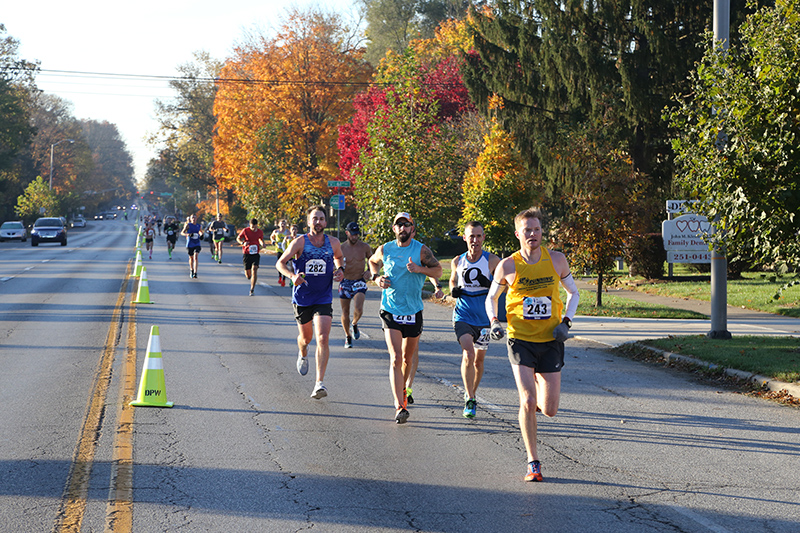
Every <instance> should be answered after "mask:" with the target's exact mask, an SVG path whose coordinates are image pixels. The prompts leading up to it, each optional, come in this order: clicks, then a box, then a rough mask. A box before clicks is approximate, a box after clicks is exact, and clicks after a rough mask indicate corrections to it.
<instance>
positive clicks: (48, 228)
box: [31, 217, 67, 246]
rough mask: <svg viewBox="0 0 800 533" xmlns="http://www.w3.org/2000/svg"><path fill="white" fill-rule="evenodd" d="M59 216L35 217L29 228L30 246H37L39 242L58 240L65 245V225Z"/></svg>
mask: <svg viewBox="0 0 800 533" xmlns="http://www.w3.org/2000/svg"><path fill="white" fill-rule="evenodd" d="M61 218H63V217H61ZM61 218H57V217H43V218H39V219H36V222H34V223H33V229H32V230H31V246H39V243H40V242H60V243H61V246H66V245H67V226H66V225H65V224H64V222H62V220H61Z"/></svg>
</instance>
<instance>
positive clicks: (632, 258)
mask: <svg viewBox="0 0 800 533" xmlns="http://www.w3.org/2000/svg"><path fill="white" fill-rule="evenodd" d="M625 260H626V261H627V263H628V264H629V265H630V275H631V276H642V277H643V278H647V279H660V278H663V277H664V262H665V261H666V260H667V252H666V250H664V239H662V237H661V235H642V236H639V237H636V238H634V240H633V241H632V242H631V243H630V244H628V246H627V249H626V250H625Z"/></svg>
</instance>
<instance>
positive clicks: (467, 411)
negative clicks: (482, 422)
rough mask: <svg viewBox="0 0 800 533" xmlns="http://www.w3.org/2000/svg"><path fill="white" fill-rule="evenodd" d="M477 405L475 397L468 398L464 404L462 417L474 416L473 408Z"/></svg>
mask: <svg viewBox="0 0 800 533" xmlns="http://www.w3.org/2000/svg"><path fill="white" fill-rule="evenodd" d="M477 406H478V402H476V401H475V398H470V399H469V400H467V402H466V403H465V404H464V418H475V408H476V407H477Z"/></svg>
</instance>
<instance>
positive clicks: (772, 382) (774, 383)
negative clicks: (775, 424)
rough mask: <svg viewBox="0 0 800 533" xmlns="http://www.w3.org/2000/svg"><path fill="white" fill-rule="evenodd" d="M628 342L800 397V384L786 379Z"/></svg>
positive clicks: (670, 357)
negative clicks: (726, 366) (779, 379)
mask: <svg viewBox="0 0 800 533" xmlns="http://www.w3.org/2000/svg"><path fill="white" fill-rule="evenodd" d="M626 344H638V345H639V346H643V347H645V348H647V349H648V350H651V351H653V352H656V353H658V354H661V355H662V356H663V357H664V359H665V360H666V361H667V362H669V361H682V362H684V363H689V364H692V365H697V366H701V367H704V368H707V369H709V370H722V371H723V372H724V373H725V374H726V375H728V376H731V377H734V378H737V379H741V380H744V381H749V382H752V383H755V384H756V385H759V386H761V387H766V388H767V389H769V390H771V391H774V392H780V391H782V390H785V391H786V392H788V393H789V394H791V395H792V396H794V397H795V398H800V385H798V384H795V383H786V382H785V381H778V380H777V379H772V378H769V377H766V376H762V375H759V374H752V373H750V372H744V371H743V370H736V369H734V368H725V367H723V366H721V365H718V364H715V363H709V362H707V361H702V360H700V359H695V358H694V357H691V356H689V355H681V354H678V353H672V352H666V351H664V350H659V349H657V348H653V347H651V346H647V345H646V344H640V343H639V341H634V342H632V343H626Z"/></svg>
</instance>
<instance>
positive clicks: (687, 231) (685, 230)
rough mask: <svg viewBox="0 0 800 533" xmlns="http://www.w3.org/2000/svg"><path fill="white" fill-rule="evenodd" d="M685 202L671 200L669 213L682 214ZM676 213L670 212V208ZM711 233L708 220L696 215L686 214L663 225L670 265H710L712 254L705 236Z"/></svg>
mask: <svg viewBox="0 0 800 533" xmlns="http://www.w3.org/2000/svg"><path fill="white" fill-rule="evenodd" d="M683 204H684V202H683V201H680V200H670V201H668V202H667V211H668V212H670V214H671V213H673V212H682V211H683V209H682V207H683ZM671 207H672V208H673V209H674V211H670V208H671ZM710 231H711V224H709V222H708V219H707V218H706V217H704V216H701V215H695V214H694V213H686V214H683V215H680V216H679V217H677V218H673V219H670V220H664V221H663V222H662V223H661V236H662V237H663V239H664V249H665V250H666V251H667V261H668V262H670V263H710V262H711V252H710V251H709V249H708V244H707V243H706V241H705V240H703V234H704V233H709V232H710Z"/></svg>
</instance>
